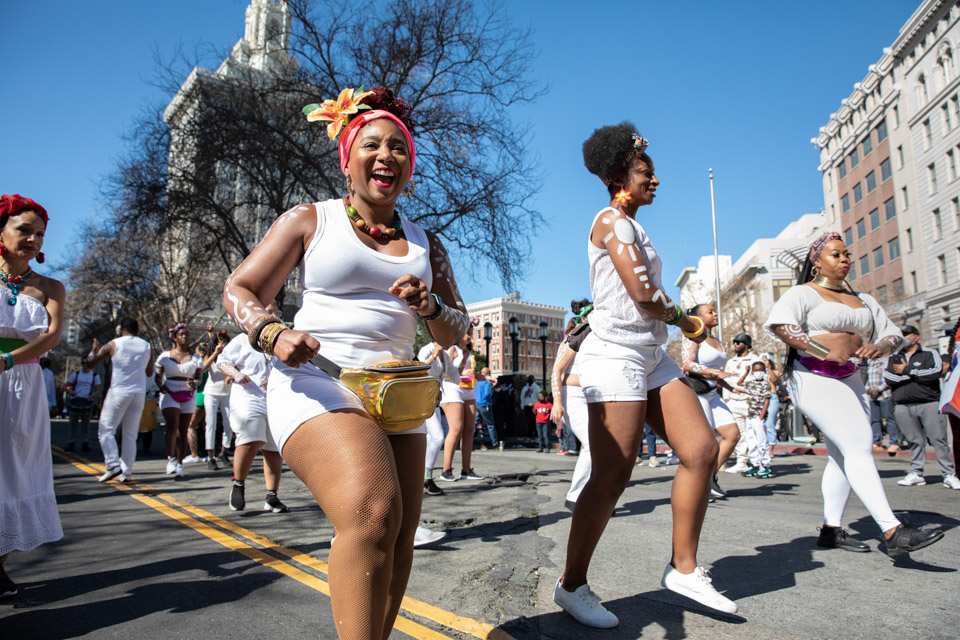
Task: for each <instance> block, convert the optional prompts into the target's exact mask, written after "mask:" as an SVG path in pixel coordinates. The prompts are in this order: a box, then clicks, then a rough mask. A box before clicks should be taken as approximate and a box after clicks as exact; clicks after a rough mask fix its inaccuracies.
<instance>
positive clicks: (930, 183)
mask: <svg viewBox="0 0 960 640" xmlns="http://www.w3.org/2000/svg"><path fill="white" fill-rule="evenodd" d="M936 165H937V163H935V162H931V163H930V164H928V165H927V188H928V189H929V193H930V195H933V194H935V193H936V192H937V166H936Z"/></svg>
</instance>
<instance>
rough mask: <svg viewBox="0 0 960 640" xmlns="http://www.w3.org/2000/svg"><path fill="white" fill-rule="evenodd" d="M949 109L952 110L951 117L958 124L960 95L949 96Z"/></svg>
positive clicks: (959, 122)
mask: <svg viewBox="0 0 960 640" xmlns="http://www.w3.org/2000/svg"><path fill="white" fill-rule="evenodd" d="M950 109H951V110H952V111H953V119H954V121H956V122H957V123H958V124H960V96H953V97H952V98H950Z"/></svg>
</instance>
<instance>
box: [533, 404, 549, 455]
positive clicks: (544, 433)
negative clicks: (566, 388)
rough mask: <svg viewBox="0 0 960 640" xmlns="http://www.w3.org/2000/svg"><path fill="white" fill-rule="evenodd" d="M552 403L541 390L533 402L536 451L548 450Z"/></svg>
mask: <svg viewBox="0 0 960 640" xmlns="http://www.w3.org/2000/svg"><path fill="white" fill-rule="evenodd" d="M552 410H553V403H550V402H547V397H546V395H545V394H544V393H543V391H541V392H539V393H538V394H537V402H535V403H534V404H533V412H534V414H535V415H536V424H537V453H543V452H544V451H550V412H551V411H552Z"/></svg>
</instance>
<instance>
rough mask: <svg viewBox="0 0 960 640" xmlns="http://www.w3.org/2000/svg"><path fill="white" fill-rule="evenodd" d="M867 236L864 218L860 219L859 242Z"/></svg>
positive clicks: (858, 228)
mask: <svg viewBox="0 0 960 640" xmlns="http://www.w3.org/2000/svg"><path fill="white" fill-rule="evenodd" d="M865 235H867V225H866V223H865V222H864V221H863V218H860V219H859V220H857V240H862V239H863V237H864V236H865Z"/></svg>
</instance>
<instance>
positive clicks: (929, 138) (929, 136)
mask: <svg viewBox="0 0 960 640" xmlns="http://www.w3.org/2000/svg"><path fill="white" fill-rule="evenodd" d="M932 146H933V129H931V128H930V118H927V119H926V120H924V121H923V148H924V149H929V148H930V147H932Z"/></svg>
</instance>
